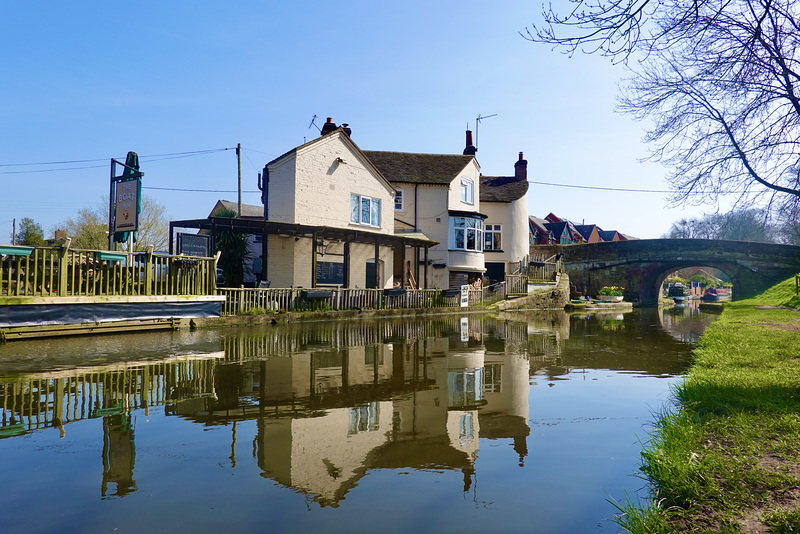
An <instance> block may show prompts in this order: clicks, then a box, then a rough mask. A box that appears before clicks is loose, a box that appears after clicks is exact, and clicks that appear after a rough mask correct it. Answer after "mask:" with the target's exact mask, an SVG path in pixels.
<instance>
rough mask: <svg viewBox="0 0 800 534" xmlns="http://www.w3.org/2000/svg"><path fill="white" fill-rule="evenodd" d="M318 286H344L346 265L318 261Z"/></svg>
mask: <svg viewBox="0 0 800 534" xmlns="http://www.w3.org/2000/svg"><path fill="white" fill-rule="evenodd" d="M317 284H339V285H344V263H333V262H330V261H318V262H317Z"/></svg>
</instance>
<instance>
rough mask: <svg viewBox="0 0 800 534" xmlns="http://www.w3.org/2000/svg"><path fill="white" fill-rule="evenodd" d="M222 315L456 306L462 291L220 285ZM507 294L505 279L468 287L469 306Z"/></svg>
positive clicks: (496, 299)
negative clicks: (476, 287)
mask: <svg viewBox="0 0 800 534" xmlns="http://www.w3.org/2000/svg"><path fill="white" fill-rule="evenodd" d="M217 292H218V294H220V295H225V303H224V304H223V306H222V315H237V314H243V313H254V312H259V311H261V312H270V311H271V312H279V311H285V312H286V311H342V310H387V309H392V308H408V309H414V308H417V309H418V308H457V307H460V306H461V291H460V290H440V289H346V288H314V289H303V288H286V289H281V288H219V289H218V290H217ZM505 296H506V291H505V282H500V283H499V284H494V285H492V286H487V287H484V288H480V289H474V288H471V289H469V290H468V300H469V306H479V305H488V304H491V303H493V302H496V301H498V300H502V299H504V298H505Z"/></svg>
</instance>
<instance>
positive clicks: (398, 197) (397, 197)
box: [394, 189, 403, 211]
mask: <svg viewBox="0 0 800 534" xmlns="http://www.w3.org/2000/svg"><path fill="white" fill-rule="evenodd" d="M394 211H403V191H402V190H400V189H398V190H397V191H395V192H394Z"/></svg>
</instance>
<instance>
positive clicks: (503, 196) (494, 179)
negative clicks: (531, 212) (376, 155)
mask: <svg viewBox="0 0 800 534" xmlns="http://www.w3.org/2000/svg"><path fill="white" fill-rule="evenodd" d="M527 192H528V181H527V180H519V179H517V178H516V177H514V176H481V202H513V201H515V200H518V199H520V198H522V197H523V196H525V193H527Z"/></svg>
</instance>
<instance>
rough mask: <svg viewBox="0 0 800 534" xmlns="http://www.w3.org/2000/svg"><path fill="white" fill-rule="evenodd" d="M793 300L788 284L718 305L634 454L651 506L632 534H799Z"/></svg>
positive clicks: (630, 516)
mask: <svg viewBox="0 0 800 534" xmlns="http://www.w3.org/2000/svg"><path fill="white" fill-rule="evenodd" d="M798 308H800V298H799V297H797V296H796V295H795V281H794V278H792V279H790V280H787V281H786V282H783V283H781V284H778V285H776V286H775V287H773V288H771V289H769V290H767V291H766V292H764V293H763V294H761V295H759V296H757V297H755V298H753V299H749V300H746V301H738V302H731V303H726V305H725V309H724V311H723V313H722V314H721V315H720V317H719V319H718V320H717V321H715V322H713V323H712V324H711V325H710V326H709V327H708V328H707V329H706V331H705V333H704V334H703V336H702V338H701V340H700V343H699V344H698V346H697V348H696V350H695V354H694V358H695V359H694V362H693V365H692V368H691V369H690V371H689V374H688V376H687V378H686V380H685V382H684V383H683V384H682V385H681V386H679V387H678V388H677V389H676V390H675V392H674V397H675V405H674V406H673V409H671V410H665V412H664V413H662V414H659V415H658V420H657V422H656V428H655V430H654V433H653V435H652V436H651V438H650V440H649V441H648V442H647V443H646V444H645V449H644V451H643V453H642V456H643V465H642V467H641V469H642V472H643V474H644V475H645V477H646V478H647V480H648V481H649V483H650V486H651V488H652V489H653V493H654V495H655V499H654V501H653V503H652V505H651V506H650V507H649V508H645V509H641V508H636V507H634V506H632V505H628V506H624V507H623V508H622V509H621V512H622V513H621V515H620V516H619V518H618V522H619V524H620V526H621V527H623V528H624V529H625V530H626V531H629V532H633V533H648V534H652V533H659V532H665V533H667V532H669V533H671V532H723V533H727V532H731V533H732V532H759V533H760V532H778V533H783V532H800V312H799V311H798Z"/></svg>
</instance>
